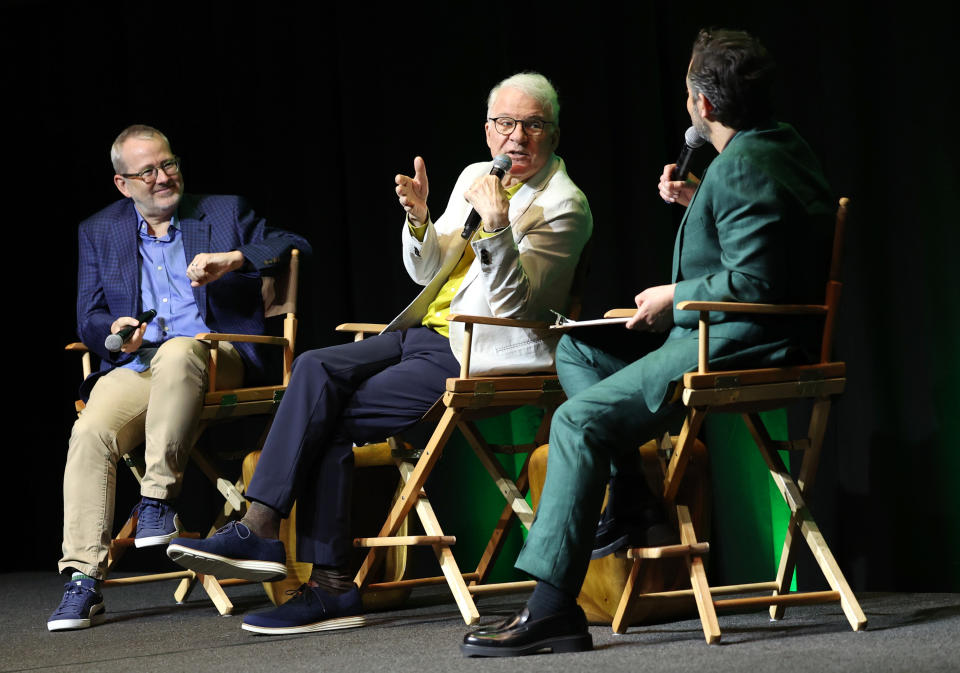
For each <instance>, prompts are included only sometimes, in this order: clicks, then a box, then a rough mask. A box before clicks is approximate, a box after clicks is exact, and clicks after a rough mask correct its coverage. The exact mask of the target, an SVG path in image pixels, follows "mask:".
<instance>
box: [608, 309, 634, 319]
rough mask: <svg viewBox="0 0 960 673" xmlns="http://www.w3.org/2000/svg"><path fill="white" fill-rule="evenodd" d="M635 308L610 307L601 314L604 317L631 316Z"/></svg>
mask: <svg viewBox="0 0 960 673" xmlns="http://www.w3.org/2000/svg"><path fill="white" fill-rule="evenodd" d="M636 312H637V309H636V308H612V309H610V310H609V311H607V312H606V313H604V314H603V317H604V318H632V317H633V314H634V313H636Z"/></svg>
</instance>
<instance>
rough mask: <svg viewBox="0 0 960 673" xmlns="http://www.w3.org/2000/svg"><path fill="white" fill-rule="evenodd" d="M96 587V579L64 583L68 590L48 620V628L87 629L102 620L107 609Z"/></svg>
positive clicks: (52, 629) (64, 629)
mask: <svg viewBox="0 0 960 673" xmlns="http://www.w3.org/2000/svg"><path fill="white" fill-rule="evenodd" d="M96 587H97V582H96V580H94V579H81V580H71V581H69V582H67V583H66V584H64V585H63V588H64V589H66V591H64V592H63V598H62V599H60V606H59V607H58V608H57V609H56V610H54V611H53V614H52V615H50V619H48V620H47V630H48V631H66V630H68V629H86V628H89V627H91V626H96V625H97V624H99V623H100V622H102V621H103V617H104V613H105V612H106V611H107V609H106V607H104V605H103V596H102V595H101V594H100V592H99V591H97V588H96Z"/></svg>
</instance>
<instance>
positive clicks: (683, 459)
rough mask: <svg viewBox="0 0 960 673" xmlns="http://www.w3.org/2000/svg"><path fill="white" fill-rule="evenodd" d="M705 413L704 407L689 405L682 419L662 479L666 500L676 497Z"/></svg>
mask: <svg viewBox="0 0 960 673" xmlns="http://www.w3.org/2000/svg"><path fill="white" fill-rule="evenodd" d="M706 415H707V412H706V411H705V410H704V409H699V408H697V407H691V408H690V410H689V412H688V413H687V417H686V419H684V421H683V428H682V429H681V430H680V436H679V437H678V438H677V445H676V448H675V449H674V451H673V455H672V456H671V457H670V462H669V463H668V465H667V474H666V476H665V477H664V480H663V499H664V500H665V501H666V502H674V501H676V499H677V491H679V490H680V482H681V481H683V474H684V472H685V471H686V469H687V463H688V462H689V461H690V456H691V455H692V453H693V443H694V442H695V441H696V439H697V435H698V434H699V433H700V426H701V425H703V419H704V418H706Z"/></svg>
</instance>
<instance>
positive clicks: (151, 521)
mask: <svg viewBox="0 0 960 673" xmlns="http://www.w3.org/2000/svg"><path fill="white" fill-rule="evenodd" d="M133 511H134V512H137V532H136V534H134V536H133V537H134V540H133V544H134V545H135V546H137V547H156V546H157V545H162V544H167V543H168V542H170V540H172V539H173V538H175V537H177V536H178V535H180V533H181V531H182V530H183V528H182V527H181V526H180V517H179V516H177V513H176V512H175V511H174V510H173V507H171V506H170V505H168V504H167V503H166V502H164V501H163V500H155V499H154V498H141V499H140V502H138V503H137V506H136V507H134V508H133ZM130 515H131V516H133V513H132V512H131V514H130Z"/></svg>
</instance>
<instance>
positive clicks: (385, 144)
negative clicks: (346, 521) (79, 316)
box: [0, 0, 960, 591]
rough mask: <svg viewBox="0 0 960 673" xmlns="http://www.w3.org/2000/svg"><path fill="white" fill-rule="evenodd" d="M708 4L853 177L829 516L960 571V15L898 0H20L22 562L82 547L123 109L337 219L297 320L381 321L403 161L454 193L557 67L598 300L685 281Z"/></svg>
mask: <svg viewBox="0 0 960 673" xmlns="http://www.w3.org/2000/svg"><path fill="white" fill-rule="evenodd" d="M701 26H725V27H734V28H745V29H747V30H749V31H751V32H753V33H755V34H757V35H758V36H760V37H761V39H763V40H764V42H765V43H766V44H767V45H768V47H769V48H770V49H771V50H772V51H773V53H774V54H775V56H776V57H777V59H778V61H779V63H780V87H779V91H778V100H779V108H778V109H779V116H780V118H781V119H782V120H784V121H789V122H791V123H793V124H794V125H795V126H796V127H797V128H798V129H799V131H800V132H801V134H802V135H803V136H804V137H805V138H806V139H807V140H808V141H809V143H810V144H811V145H812V146H813V148H814V150H815V151H816V153H817V154H818V155H819V156H820V157H821V159H822V161H823V164H824V167H825V171H826V174H827V176H828V178H829V179H830V182H831V184H832V185H833V188H834V190H835V193H836V195H837V196H842V195H846V196H849V197H851V198H852V199H853V203H854V213H855V216H854V219H853V225H852V229H851V231H850V234H849V239H848V245H847V255H846V269H845V280H846V285H845V289H844V297H843V311H842V316H841V327H840V332H839V337H838V343H837V348H836V351H837V353H836V355H837V357H838V358H840V359H844V360H846V361H847V362H848V365H849V380H850V384H849V388H848V390H847V392H846V394H845V395H844V396H843V398H842V400H841V401H840V402H839V403H838V404H837V405H836V406H835V415H834V420H833V421H832V423H831V428H830V433H829V438H828V445H827V450H826V453H825V458H824V460H823V464H822V467H821V474H820V478H819V479H818V484H817V487H816V494H815V498H814V501H815V507H814V509H815V512H816V514H817V516H818V519H819V521H820V523H821V526H822V527H823V529H824V531H825V533H826V535H827V538H828V540H830V541H831V542H832V544H833V548H834V550H835V552H836V553H837V555H838V557H839V560H840V563H841V565H842V566H843V567H844V569H845V570H846V571H847V573H848V578H849V579H850V581H851V583H852V584H853V585H854V587H855V588H856V589H861V590H862V589H889V590H952V591H957V590H960V543H958V541H957V540H958V539H960V536H958V532H960V496H958V495H957V492H958V490H957V489H956V487H955V486H954V483H955V481H956V478H957V475H958V470H960V458H958V452H957V451H956V450H955V438H956V437H957V434H958V430H960V428H958V425H960V422H958V412H960V404H958V401H960V396H958V394H957V391H956V383H955V382H956V380H957V379H958V378H960V364H958V356H957V348H956V346H957V336H956V335H957V333H958V332H957V330H958V327H960V326H958V319H957V310H956V304H957V298H958V297H957V295H958V293H957V281H956V276H955V272H954V269H953V268H952V267H953V264H954V255H955V251H956V249H957V245H956V244H957V233H956V232H957V226H956V217H955V216H949V215H948V209H947V199H948V198H950V197H953V196H955V195H956V193H957V173H956V169H955V167H954V165H953V164H952V159H953V158H954V154H955V153H954V152H953V149H952V147H950V145H952V142H950V141H948V137H949V136H950V135H951V132H950V131H949V129H950V128H954V127H955V126H956V124H955V121H954V120H953V119H952V118H951V120H950V121H948V117H947V114H948V109H949V107H948V104H947V101H948V100H949V99H950V97H951V93H950V91H951V89H952V88H953V84H952V82H955V77H956V76H955V68H954V67H953V66H952V65H950V63H951V62H950V61H948V60H947V49H946V45H947V44H948V37H947V36H948V34H949V40H950V42H955V36H954V35H953V34H950V33H948V31H949V30H950V29H951V28H952V26H953V22H952V21H949V20H948V17H944V16H941V17H939V18H938V17H933V16H930V15H929V14H927V15H924V16H922V17H920V16H917V15H914V14H913V13H912V12H911V10H910V8H908V7H906V6H904V8H903V9H900V4H899V3H889V4H884V3H870V4H864V5H863V6H855V5H848V4H845V3H842V2H831V3H821V2H804V3H771V2H746V1H742V0H734V1H727V2H716V3H706V2H688V3H685V4H682V5H681V4H679V3H678V4H676V5H670V4H665V3H648V2H622V3H615V2H603V1H595V2H589V3H587V2H584V3H567V4H565V5H554V6H551V5H549V4H536V3H533V4H524V3H519V4H518V3H496V2H484V3H468V2H458V3H437V4H431V3H382V4H381V3H357V4H352V3H331V4H329V5H324V4H321V3H285V2H272V3H257V4H255V5H252V6H251V5H248V4H247V3H234V2H226V1H224V2H202V1H196V2H191V3H184V4H182V5H181V4H178V3H167V4H156V3H131V2H125V3H115V2H98V3H70V4H66V3H64V4H59V3H54V2H42V1H37V2H13V3H10V2H6V3H4V5H3V9H2V15H0V49H2V54H3V58H2V65H0V67H2V69H3V73H4V75H3V80H2V81H3V88H4V92H3V93H4V95H3V100H4V104H3V107H4V108H5V109H4V112H5V115H4V117H5V119H6V122H5V124H4V130H5V131H6V133H5V134H4V135H5V137H4V143H3V144H4V152H3V161H2V163H3V166H4V170H3V173H4V176H5V179H4V182H3V187H4V189H3V192H4V197H5V198H4V205H3V211H2V217H3V219H4V220H5V227H4V230H5V232H6V235H7V239H6V241H7V249H8V252H7V254H6V260H7V266H8V276H7V278H8V281H7V282H8V302H7V304H8V307H7V311H8V319H7V321H6V325H7V327H6V333H7V339H6V341H7V343H8V348H7V349H5V351H6V352H5V357H6V362H7V364H6V370H7V377H6V389H7V394H6V400H5V403H4V425H3V427H4V430H5V434H6V442H5V444H6V446H5V449H6V450H5V454H6V459H5V461H4V462H5V465H6V474H5V482H6V485H7V486H6V488H5V498H4V502H5V505H6V506H5V508H4V510H5V512H4V517H3V519H4V523H5V526H4V529H5V534H6V536H7V538H8V541H10V543H8V544H5V545H4V554H3V557H2V558H3V560H2V567H3V569H7V570H13V569H41V568H43V569H51V571H52V570H53V569H54V568H55V561H56V559H57V558H58V548H59V540H60V522H61V500H60V481H61V474H62V466H63V462H64V455H65V450H66V441H67V437H68V434H69V429H70V426H71V423H72V419H73V408H72V399H73V395H74V390H75V385H76V375H77V365H76V363H75V362H73V361H72V360H70V359H69V358H67V357H66V356H65V355H64V354H63V352H62V347H63V344H65V343H67V342H69V341H72V340H74V339H75V334H74V325H75V320H74V295H75V288H76V285H75V271H76V237H75V227H76V224H77V223H78V222H79V221H80V220H81V219H82V218H84V217H86V216H87V215H89V214H91V213H93V212H94V211H96V210H97V209H99V208H101V207H102V206H104V205H106V204H107V203H109V202H111V201H112V200H114V199H115V198H117V196H118V194H117V193H116V191H115V189H114V187H113V186H112V184H111V175H112V169H111V168H110V165H109V160H108V148H109V145H110V143H111V142H112V140H113V138H114V137H115V135H116V134H117V133H118V132H119V131H120V130H121V129H122V128H123V127H124V126H126V125H128V124H130V123H135V122H142V123H148V124H152V125H155V126H157V127H159V128H161V129H163V130H164V131H165V132H166V133H167V134H168V135H169V137H170V138H171V140H172V143H173V147H174V150H175V151H176V152H177V153H178V154H179V155H180V156H181V157H182V158H183V171H184V175H185V177H186V184H187V187H188V189H189V190H191V191H194V192H206V193H238V194H243V195H245V196H247V197H248V198H249V199H250V200H251V201H252V203H253V205H254V207H255V208H256V209H257V210H258V211H259V212H260V213H262V214H264V215H266V216H267V217H268V219H269V221H270V222H271V223H274V224H276V225H278V226H281V227H285V228H288V229H291V230H294V231H297V232H299V233H301V234H303V235H305V236H307V237H308V238H309V239H310V240H311V241H312V243H313V245H314V248H315V250H316V255H315V257H314V259H313V262H312V263H311V264H310V267H309V269H308V275H307V278H306V279H305V281H306V282H305V285H306V289H307V290H308V292H307V296H306V298H305V303H306V306H305V307H304V310H303V311H302V313H303V315H304V336H303V338H302V344H303V345H325V344H330V343H334V342H336V341H337V339H336V337H334V336H333V335H332V332H331V328H332V326H333V325H335V324H337V323H339V322H342V321H345V320H364V321H386V320H388V319H389V318H390V317H392V316H393V315H394V314H395V313H396V312H397V311H398V310H399V309H400V308H402V307H403V305H405V302H407V301H409V299H410V298H411V297H412V296H413V293H414V291H415V290H416V288H415V287H414V285H413V283H412V282H411V281H410V280H409V279H408V278H407V276H406V274H405V272H404V271H403V268H402V265H401V263H400V259H399V255H398V254H397V253H398V243H399V227H400V223H401V212H400V209H399V208H398V206H397V204H396V200H395V195H394V193H393V176H394V175H395V174H396V173H397V172H399V171H403V172H407V173H409V172H410V171H411V170H412V160H413V157H414V156H415V155H417V154H420V155H422V156H423V157H424V158H425V160H426V164H427V167H428V172H429V177H430V184H431V203H432V205H433V210H434V212H435V213H439V212H440V211H441V209H442V207H443V206H442V203H441V202H442V201H443V199H445V198H446V196H447V194H448V193H449V190H450V188H451V187H452V185H453V182H454V179H455V178H456V176H457V174H458V172H459V171H460V169H461V168H462V167H463V166H464V165H465V164H467V163H469V162H473V161H478V160H482V159H485V158H488V156H489V154H488V152H487V149H486V147H485V144H484V141H483V134H482V123H483V118H484V112H485V96H486V92H487V91H488V89H489V87H490V86H491V85H492V84H494V83H495V82H496V81H498V80H499V79H501V78H502V77H504V76H507V75H509V74H511V73H513V72H516V71H519V70H524V69H534V70H538V71H541V72H543V73H545V74H546V75H547V76H549V77H550V78H551V79H552V80H553V81H554V82H555V84H556V86H557V88H558V90H559V91H560V95H561V102H562V105H563V112H562V138H561V143H560V147H559V151H558V153H559V154H560V155H561V156H562V157H563V158H564V159H565V160H566V162H567V165H568V167H569V172H570V175H571V176H572V177H573V179H574V180H575V181H576V182H577V184H578V185H579V186H580V187H581V188H582V189H583V190H584V192H585V193H586V194H587V195H588V197H589V199H590V204H591V207H592V209H593V212H594V216H595V223H596V230H595V237H594V262H593V272H592V275H591V278H590V285H589V290H588V293H587V296H586V301H585V314H586V315H588V316H595V315H599V314H600V313H602V311H603V310H604V309H605V308H607V307H612V306H627V305H630V304H631V302H632V297H633V295H634V294H635V293H636V292H638V291H639V290H640V289H642V288H644V287H647V286H648V285H651V284H661V283H664V282H667V281H668V279H669V270H670V255H671V251H672V245H673V237H674V233H675V231H676V226H677V224H678V222H679V218H680V215H681V213H680V211H679V209H678V208H676V207H668V206H666V205H665V204H663V203H662V202H660V201H659V200H658V198H657V192H656V183H657V178H658V176H659V174H660V171H661V167H662V166H663V164H665V163H667V162H668V161H671V160H673V159H674V158H675V157H676V154H677V151H678V149H679V146H680V142H681V139H682V134H683V131H684V129H685V128H686V127H687V126H688V125H689V119H688V118H687V114H686V111H685V108H684V96H685V90H684V81H683V78H684V73H685V69H686V65H687V61H688V58H689V50H690V44H691V42H692V40H693V38H694V36H695V34H696V31H697V29H698V28H699V27H701ZM947 73H954V74H947ZM950 140H951V141H952V138H951V139H950ZM709 154H710V151H707V150H704V151H702V152H701V155H702V156H701V157H699V159H700V162H701V164H702V163H703V162H705V161H706V160H707V159H708V158H709ZM17 299H25V300H26V301H25V302H23V301H17ZM123 479H125V478H123ZM126 481H129V480H126ZM119 506H126V505H125V504H122V505H119ZM930 557H933V558H930ZM934 569H935V570H934Z"/></svg>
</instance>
